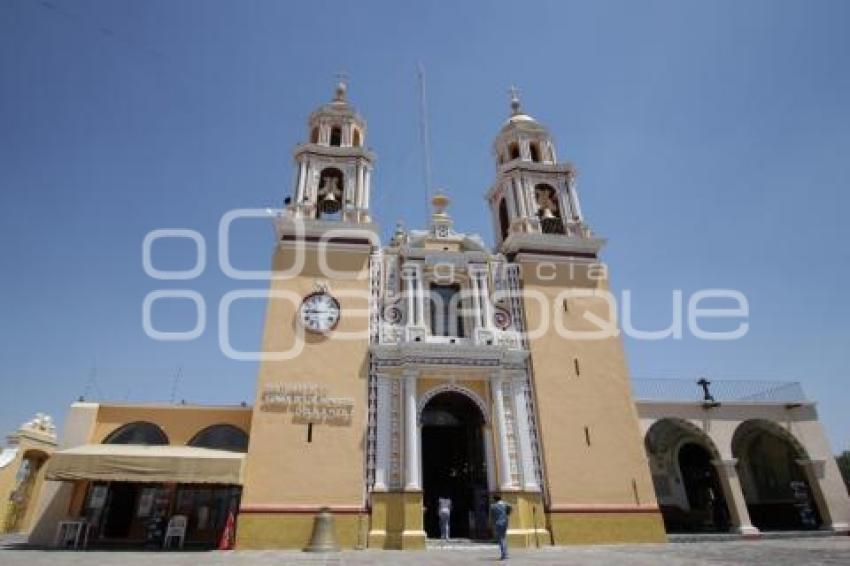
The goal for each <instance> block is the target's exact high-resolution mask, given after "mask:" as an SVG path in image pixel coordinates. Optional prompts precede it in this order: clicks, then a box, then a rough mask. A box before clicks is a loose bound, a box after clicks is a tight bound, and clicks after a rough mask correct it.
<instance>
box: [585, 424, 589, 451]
mask: <svg viewBox="0 0 850 566" xmlns="http://www.w3.org/2000/svg"><path fill="white" fill-rule="evenodd" d="M584 442H585V444H587V445H588V446H590V428H588V427H584Z"/></svg>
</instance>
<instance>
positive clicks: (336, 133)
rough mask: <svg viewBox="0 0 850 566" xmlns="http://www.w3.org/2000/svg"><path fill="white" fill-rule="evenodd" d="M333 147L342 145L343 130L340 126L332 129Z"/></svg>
mask: <svg viewBox="0 0 850 566" xmlns="http://www.w3.org/2000/svg"><path fill="white" fill-rule="evenodd" d="M331 145H332V146H335V147H339V146H341V145H342V128H340V127H339V126H334V127H333V128H331Z"/></svg>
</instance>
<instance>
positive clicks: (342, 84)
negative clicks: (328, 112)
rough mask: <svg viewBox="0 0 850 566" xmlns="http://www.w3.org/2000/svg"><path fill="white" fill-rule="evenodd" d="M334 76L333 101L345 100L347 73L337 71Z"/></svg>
mask: <svg viewBox="0 0 850 566" xmlns="http://www.w3.org/2000/svg"><path fill="white" fill-rule="evenodd" d="M334 76H335V77H336V81H337V83H336V96H335V100H345V93H346V91H347V90H348V73H346V72H345V71H339V72H338V73H336V74H335V75H334Z"/></svg>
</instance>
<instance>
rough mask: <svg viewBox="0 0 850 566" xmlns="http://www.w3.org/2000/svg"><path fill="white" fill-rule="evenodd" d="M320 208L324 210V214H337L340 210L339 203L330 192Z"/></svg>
mask: <svg viewBox="0 0 850 566" xmlns="http://www.w3.org/2000/svg"><path fill="white" fill-rule="evenodd" d="M319 206H320V207H321V209H322V214H336V213H337V212H339V209H340V205H339V201H338V200H337V199H336V196H334V194H333V193H332V192H329V193H328V194H327V196H326V197H325V198H324V199H322V202H321V203H320V204H319Z"/></svg>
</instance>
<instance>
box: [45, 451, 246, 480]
mask: <svg viewBox="0 0 850 566" xmlns="http://www.w3.org/2000/svg"><path fill="white" fill-rule="evenodd" d="M244 462H245V454H242V453H239V452H229V451H227V450H212V449H209V448H195V447H192V446H140V445H134V444H84V445H82V446H76V447H74V448H67V449H65V450H58V451H56V452H54V453H53V454H52V455H51V456H50V459H49V460H48V461H47V472H46V478H47V479H49V480H59V481H74V480H99V481H124V482H164V483H171V482H173V483H217V484H235V485H241V484H242V468H243V464H244Z"/></svg>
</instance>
